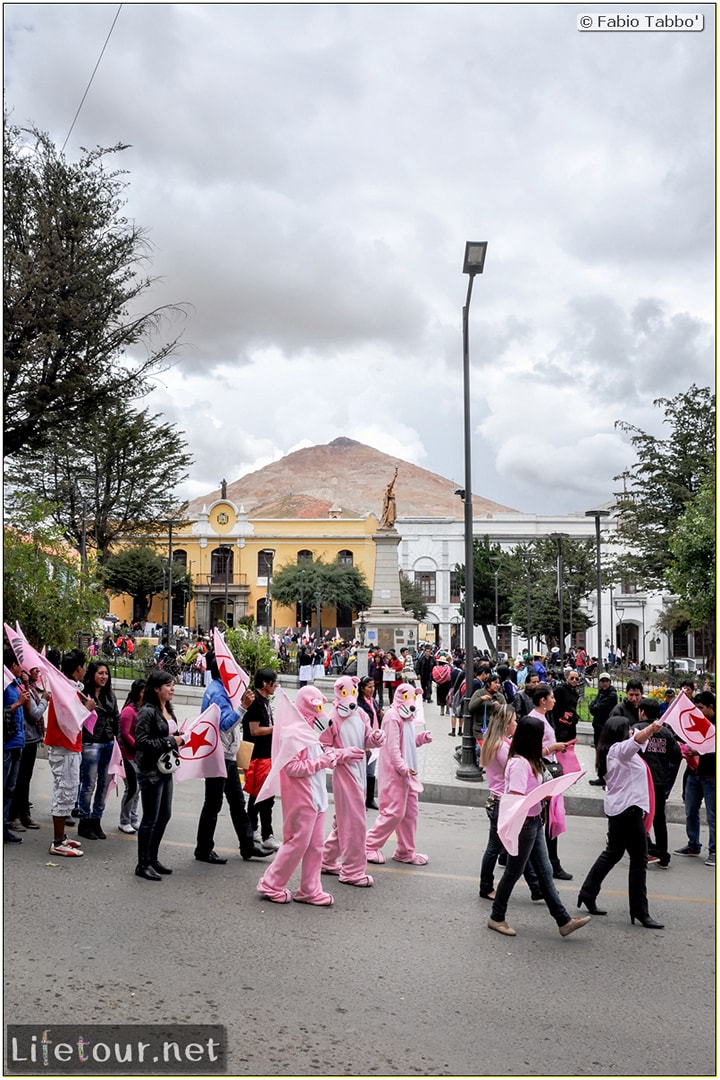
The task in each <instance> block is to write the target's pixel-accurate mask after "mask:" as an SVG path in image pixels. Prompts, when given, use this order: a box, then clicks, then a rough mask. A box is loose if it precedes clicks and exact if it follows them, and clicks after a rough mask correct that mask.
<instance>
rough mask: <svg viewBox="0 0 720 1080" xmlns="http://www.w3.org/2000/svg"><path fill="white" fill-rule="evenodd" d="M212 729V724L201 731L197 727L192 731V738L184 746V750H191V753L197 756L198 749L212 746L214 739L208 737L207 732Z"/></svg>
mask: <svg viewBox="0 0 720 1080" xmlns="http://www.w3.org/2000/svg"><path fill="white" fill-rule="evenodd" d="M211 730H212V729H211V728H210V726H208V727H206V728H205V729H204V730H203V731H199V730H198V729H197V728H196V729H195V730H194V731H193V732H192V733H191V735H190V738H189V739H188V740H187V742H186V743H185V745H184V746H183V750H189V751H190V753H191V754H192V755H193V757H194V756H195V754H196V753H197V751H198V750H200V749H201V748H202V747H203V746H210V747H211V746H212V745H213V743H212V740H211V739H208V738H207V734H208V732H209V731H211Z"/></svg>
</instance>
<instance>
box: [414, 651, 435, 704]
mask: <svg viewBox="0 0 720 1080" xmlns="http://www.w3.org/2000/svg"><path fill="white" fill-rule="evenodd" d="M432 669H433V658H432V649H431V648H430V646H429V645H426V646H425V648H424V649H423V651H422V654H421V655H420V657H419V658H418V661H417V664H416V665H415V670H416V671H417V673H418V678H419V679H420V685H421V686H422V691H423V700H424V701H432Z"/></svg>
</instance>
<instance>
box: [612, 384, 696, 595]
mask: <svg viewBox="0 0 720 1080" xmlns="http://www.w3.org/2000/svg"><path fill="white" fill-rule="evenodd" d="M653 404H654V405H656V406H658V407H659V408H662V409H663V410H664V412H665V421H664V422H665V424H666V425H667V426H668V431H669V433H668V435H667V438H665V439H658V438H656V437H655V436H653V435H648V434H647V433H646V432H644V431H641V430H640V428H637V427H635V426H633V425H632V424H629V423H627V422H626V421H617V422H616V426H617V427H619V428H620V429H621V430H622V431H624V432H626V433H627V434H629V435H630V443H631V444H632V446H633V447H634V448H635V451H636V454H637V460H636V462H635V464H634V465H633V466H632V468H631V469H630V470H628V471H627V472H625V473H623V474H621V475H620V476H616V477H615V479H616V480H622V481H623V490H622V491H620V492H616V493H615V498H616V507H617V510H618V528H617V536H616V543H617V544H619V545H621V546H622V554H621V555H619V556H618V557H617V559H616V563H617V569H618V570H619V571H620V572H621V573H622V575H623V577H624V578H626V579H627V580H630V581H632V582H633V583H634V584H636V585H638V586H641V587H644V588H648V589H653V588H655V589H657V588H662V587H663V585H664V584H665V580H666V576H667V572H668V569H669V567H670V566H671V564H672V561H673V554H672V551H671V547H670V538H671V536H672V535H673V534H674V532H675V530H676V529H677V527H678V523H679V521H680V519H681V518H682V516H683V514H684V512H685V509H686V507H687V506H688V504H689V503H690V502H691V501H692V500H693V498H694V497H695V496H696V495H697V494H698V493H699V492H700V490H701V488H702V487H703V485H704V484H705V483H706V482H707V481H708V480H709V479H710V478H711V477H713V476H714V469H715V396H714V394H713V393H712V392H711V390H710V389H709V387H697V386H695V385H693V386H691V387H690V388H689V390H686V391H685V392H684V393H682V394H677V395H676V396H675V397H674V398H657V399H656V400H655V401H654V403H653Z"/></svg>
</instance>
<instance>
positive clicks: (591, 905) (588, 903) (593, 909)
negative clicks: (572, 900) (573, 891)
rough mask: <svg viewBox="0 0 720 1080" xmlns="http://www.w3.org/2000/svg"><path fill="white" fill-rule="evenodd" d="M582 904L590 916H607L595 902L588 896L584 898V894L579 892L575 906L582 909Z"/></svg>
mask: <svg viewBox="0 0 720 1080" xmlns="http://www.w3.org/2000/svg"><path fill="white" fill-rule="evenodd" d="M583 904H584V905H585V907H586V908H587V909H588V911H589V912H590V914H591V915H607V911H602V910H601V909H600V908H599V907H598V906H597V904H596V903H595V901H594V900H593V899H592V897H590V896H586V895H585V893H584V892H583V891H582V890H580V892H579V893H578V898H577V906H578V907H582V906H583Z"/></svg>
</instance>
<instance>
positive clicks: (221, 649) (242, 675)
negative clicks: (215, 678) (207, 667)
mask: <svg viewBox="0 0 720 1080" xmlns="http://www.w3.org/2000/svg"><path fill="white" fill-rule="evenodd" d="M213 648H214V650H215V659H216V661H217V666H218V671H219V672H220V679H221V681H222V684H223V686H224V687H225V692H226V693H227V696H228V697H229V698H230V704H231V705H232V707H233V709H237V708H238V707H239V706H240V700H241V698H242V696H243V694H244V693H245V691H246V690H247V688H248V686H249V685H250V676H249V675H248V673H247V671H243V669H242V668H241V667H240V665H239V664H238V662H237V660H236V659H235V657H234V656H233V654H232V653H231V652H230V650H229V648H228V647H227V645H226V644H225V639H224V637H223V636H222V634H221V633H220V631H219V630H218V628H217V627H216V626H214V627H213Z"/></svg>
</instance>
